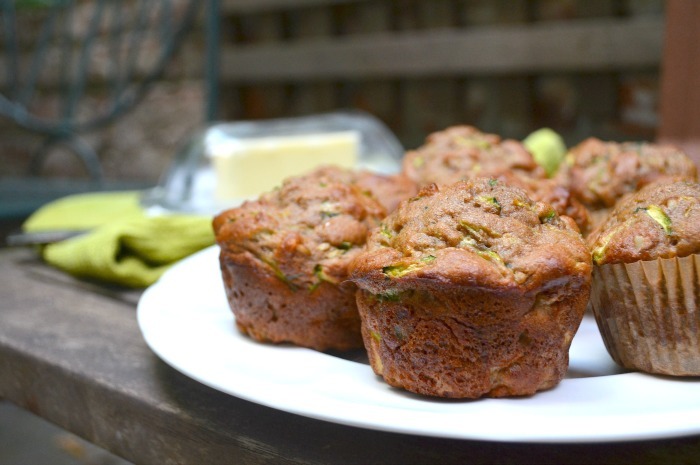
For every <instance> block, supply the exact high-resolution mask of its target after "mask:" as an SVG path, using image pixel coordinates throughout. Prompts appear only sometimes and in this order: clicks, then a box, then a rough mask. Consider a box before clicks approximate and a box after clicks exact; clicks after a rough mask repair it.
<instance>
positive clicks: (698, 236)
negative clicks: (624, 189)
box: [587, 181, 700, 265]
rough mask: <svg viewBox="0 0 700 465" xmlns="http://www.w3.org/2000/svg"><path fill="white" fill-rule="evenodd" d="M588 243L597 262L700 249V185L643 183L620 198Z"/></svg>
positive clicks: (683, 253) (675, 254) (681, 254)
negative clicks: (638, 189)
mask: <svg viewBox="0 0 700 465" xmlns="http://www.w3.org/2000/svg"><path fill="white" fill-rule="evenodd" d="M587 242H588V246H589V247H590V249H591V251H592V254H593V260H594V262H595V263H596V264H597V265H603V264H606V263H631V262H635V261H639V260H653V259H656V258H671V257H685V256H687V255H690V254H694V253H698V252H700V185H698V184H697V183H691V182H682V181H681V182H675V183H657V184H651V185H648V186H646V187H644V188H643V189H641V190H640V191H639V192H636V193H634V194H632V195H630V196H628V197H626V198H624V199H623V200H622V201H620V202H619V203H618V204H617V205H616V206H615V208H614V209H613V210H612V212H611V213H610V215H609V216H608V217H607V220H606V221H604V222H603V223H602V224H601V225H600V226H599V227H598V228H597V229H596V230H595V231H594V232H593V233H591V235H590V236H589V237H588V238H587Z"/></svg>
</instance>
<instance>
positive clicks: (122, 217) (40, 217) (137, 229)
mask: <svg viewBox="0 0 700 465" xmlns="http://www.w3.org/2000/svg"><path fill="white" fill-rule="evenodd" d="M139 195H140V193H139V192H113V193H106V192H100V193H90V194H77V195H72V196H68V197H64V198H62V199H58V200H56V201H54V202H51V203H49V204H46V205H44V206H43V207H41V208H40V209H38V210H37V211H36V212H35V213H34V214H33V215H32V216H30V217H29V218H28V220H27V221H26V222H25V224H24V225H23V228H24V230H25V231H27V232H38V231H46V230H56V229H58V230H89V232H88V233H86V234H84V235H81V236H78V237H74V238H72V239H68V240H65V241H62V242H57V243H54V244H49V245H46V246H44V247H43V249H42V256H43V258H44V260H45V261H46V262H47V263H49V264H51V265H53V266H55V267H57V268H59V269H61V270H64V271H66V272H68V273H70V274H72V275H74V276H77V277H80V278H89V279H96V280H99V281H104V282H108V283H113V284H119V285H122V286H128V287H146V286H149V285H150V284H153V283H154V282H155V281H157V280H158V278H159V277H160V276H161V275H162V274H163V273H164V272H165V271H166V270H167V269H168V268H169V267H170V266H172V265H173V264H174V263H175V262H177V261H178V260H180V259H182V258H184V257H187V256H188V255H191V254H193V253H194V252H197V251H198V250H201V249H203V248H205V247H207V246H209V245H212V244H213V243H214V233H213V230H212V226H211V217H209V216H199V215H183V214H172V215H170V214H169V215H160V216H149V215H147V214H146V212H144V210H143V209H142V208H141V206H140V205H139Z"/></svg>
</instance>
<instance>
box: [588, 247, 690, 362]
mask: <svg viewBox="0 0 700 465" xmlns="http://www.w3.org/2000/svg"><path fill="white" fill-rule="evenodd" d="M699 283H700V255H698V254H695V255H690V256H688V257H683V258H668V259H657V260H650V261H639V262H634V263H620V264H607V265H602V266H596V267H594V270H593V283H592V284H593V285H592V291H591V302H590V304H591V307H592V310H593V313H594V315H595V318H596V321H597V323H598V327H599V328H600V332H601V335H602V337H603V341H604V342H605V347H606V348H607V350H608V353H609V354H610V356H611V357H612V358H613V360H615V362H616V363H618V364H620V365H622V366H623V367H625V368H629V369H632V370H639V371H644V372H647V373H657V374H664V375H673V376H700V329H699V328H700V310H699V309H698V307H699V306H700V284H699Z"/></svg>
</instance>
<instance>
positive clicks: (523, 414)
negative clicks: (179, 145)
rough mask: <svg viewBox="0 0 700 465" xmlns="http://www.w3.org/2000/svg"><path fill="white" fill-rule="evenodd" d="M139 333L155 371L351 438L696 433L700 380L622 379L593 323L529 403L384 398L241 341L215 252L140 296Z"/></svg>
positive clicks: (326, 370) (367, 379)
mask: <svg viewBox="0 0 700 465" xmlns="http://www.w3.org/2000/svg"><path fill="white" fill-rule="evenodd" d="M138 322H139V325H140V327H141V331H142V333H143V336H144V338H145V340H146V342H147V344H148V345H149V346H150V347H151V349H152V350H153V351H154V352H155V353H156V354H157V355H158V356H159V357H160V358H162V359H163V360H164V361H165V362H166V363H168V364H170V365H171V366H173V367H174V368H175V369H177V370H179V371H181V372H182V373H184V374H185V375H187V376H189V377H191V378H193V379H195V380H197V381H199V382H201V383H203V384H205V385H208V386H210V387H212V388H215V389H218V390H220V391H223V392H225V393H228V394H231V395H234V396H236V397H240V398H242V399H247V400H249V401H252V402H256V403H259V404H262V405H266V406H269V407H273V408H276V409H279V410H284V411H287V412H292V413H296V414H299V415H304V416H308V417H312V418H317V419H321V420H326V421H330V422H335V423H342V424H346V425H352V426H357V427H362V428H369V429H377V430H384V431H393V432H399V433H411V434H418V435H425V436H437V437H445V438H458V439H478V440H490V441H517V442H600V441H621V440H636V439H649V438H663V437H673V436H682V435H689V434H697V433H700V379H698V378H682V379H677V378H670V377H660V376H651V375H646V374H641V373H623V372H621V371H620V370H619V369H618V368H617V366H616V365H615V364H614V363H613V362H612V360H611V359H610V357H609V356H608V354H607V352H606V351H605V347H604V346H603V342H602V340H601V339H600V335H599V333H598V329H597V327H596V324H595V321H594V320H593V318H592V317H590V316H586V318H585V319H584V321H583V323H582V325H581V328H580V330H579V332H578V333H577V335H576V337H575V338H574V341H573V343H572V347H571V351H570V369H569V375H568V376H567V378H566V379H564V380H563V381H562V382H561V383H560V384H559V385H558V386H557V387H556V388H554V389H551V390H549V391H546V392H540V393H538V394H536V395H534V396H532V397H528V398H516V399H481V400H473V401H468V400H467V401H463V400H441V399H432V398H426V397H421V396H417V395H413V394H410V393H406V392H404V391H401V390H397V389H394V388H391V387H389V386H387V385H386V384H385V383H384V382H383V381H382V380H381V379H380V378H378V377H377V376H375V375H374V374H373V373H372V370H371V368H370V367H369V365H367V364H366V363H362V362H358V361H352V360H347V359H344V358H340V357H336V356H333V355H328V354H324V353H320V352H316V351H313V350H309V349H303V348H298V347H292V346H274V345H265V344H260V343H256V342H254V341H252V340H250V339H249V338H247V337H245V336H243V335H241V334H240V333H239V332H238V331H237V330H236V329H235V326H234V322H233V316H232V314H231V312H230V311H229V308H228V304H227V301H226V297H225V294H224V290H223V284H222V280H221V276H220V271H219V266H218V248H217V247H211V248H208V249H206V250H204V251H202V252H200V253H198V254H195V255H193V256H191V257H189V258H187V259H186V260H184V261H182V262H181V263H179V264H177V265H176V266H175V267H173V268H172V269H171V270H170V271H168V272H167V273H166V274H165V275H164V276H163V278H162V279H161V280H160V281H159V282H158V283H156V284H155V285H154V286H152V287H150V288H149V289H148V290H147V291H146V292H145V293H144V295H143V297H142V299H141V301H140V302H139V306H138Z"/></svg>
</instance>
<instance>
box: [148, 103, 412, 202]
mask: <svg viewBox="0 0 700 465" xmlns="http://www.w3.org/2000/svg"><path fill="white" fill-rule="evenodd" d="M403 154H404V148H403V147H402V146H401V143H400V142H399V141H398V139H397V138H396V136H395V135H394V134H393V133H392V132H391V131H390V130H389V129H388V128H387V127H386V126H385V125H384V124H383V123H382V122H381V121H379V120H378V119H377V118H375V117H373V116H371V115H369V114H367V113H363V112H359V111H344V112H334V113H327V114H320V115H313V116H304V117H298V118H283V119H271V120H261V121H241V122H223V123H216V124H212V125H210V126H208V127H206V128H205V129H203V130H202V131H200V132H198V133H197V134H196V135H195V136H194V137H192V138H191V139H190V140H189V142H188V143H187V145H186V146H185V147H183V149H182V150H181V151H180V152H179V153H177V154H176V157H175V159H174V160H173V163H172V164H171V166H170V167H169V169H168V170H167V171H166V172H165V173H164V175H163V177H162V179H161V181H160V182H159V184H158V186H156V187H155V188H154V189H152V190H150V191H148V192H147V193H146V194H145V195H144V196H143V204H144V206H145V207H148V208H149V209H152V210H165V211H181V212H190V213H203V214H215V213H217V212H219V211H221V210H223V209H225V208H230V207H233V206H235V205H238V204H240V203H241V202H243V201H244V200H246V199H251V198H255V197H257V196H258V195H260V194H261V193H263V192H266V191H269V190H271V189H273V188H274V187H275V186H278V185H279V184H280V183H281V182H282V180H283V179H284V178H286V177H288V176H294V175H299V174H303V173H305V172H308V171H310V170H312V169H313V168H315V167H316V166H319V165H324V164H333V165H338V166H342V167H347V168H357V169H366V170H370V171H374V172H378V173H384V174H392V173H396V172H398V171H399V170H400V165H401V158H402V157H403Z"/></svg>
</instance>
